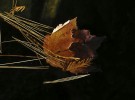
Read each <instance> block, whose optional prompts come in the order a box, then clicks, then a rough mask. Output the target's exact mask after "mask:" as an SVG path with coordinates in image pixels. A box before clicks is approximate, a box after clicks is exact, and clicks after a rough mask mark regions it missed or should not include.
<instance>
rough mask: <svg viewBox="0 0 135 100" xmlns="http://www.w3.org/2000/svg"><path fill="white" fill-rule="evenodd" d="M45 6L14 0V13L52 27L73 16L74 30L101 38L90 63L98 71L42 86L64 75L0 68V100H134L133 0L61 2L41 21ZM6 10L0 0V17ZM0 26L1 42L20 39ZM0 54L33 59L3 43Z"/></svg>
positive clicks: (36, 1) (6, 4)
mask: <svg viewBox="0 0 135 100" xmlns="http://www.w3.org/2000/svg"><path fill="white" fill-rule="evenodd" d="M52 1H53V0H52ZM47 2H49V1H48V0H19V1H18V3H19V4H20V5H26V10H25V11H24V12H22V13H18V14H19V15H21V16H23V17H26V18H30V19H32V20H35V21H38V22H40V23H44V24H46V25H50V26H53V27H55V26H56V25H58V24H59V23H63V22H65V21H67V20H68V19H72V18H74V17H78V26H79V28H86V29H90V31H91V34H94V35H97V36H106V37H107V38H106V39H105V40H104V42H103V43H102V45H101V47H100V48H99V49H98V50H97V53H98V57H97V58H96V60H95V62H96V65H97V66H99V67H100V68H101V69H102V71H100V72H92V74H91V75H90V76H88V77H85V78H82V79H79V80H74V81H70V82H64V83H57V84H46V85H43V84H42V82H43V81H47V80H52V79H57V78H60V77H65V76H66V75H65V73H64V72H61V71H60V70H58V69H53V68H51V69H49V70H47V71H46V70H20V69H0V100H15V99H17V100H60V99H62V100H135V97H134V94H135V66H134V62H135V60H134V59H135V58H134V51H135V46H134V43H135V6H134V2H133V0H132V1H130V0H128V1H122V0H121V1H120V0H61V1H60V2H59V6H58V9H57V10H56V12H55V13H56V15H55V17H53V18H52V17H46V16H45V15H46V14H48V12H47V11H46V9H45V8H46V5H47ZM10 6H11V3H10V2H9V1H8V0H1V4H0V10H1V12H2V11H8V10H9V9H10ZM0 25H1V30H2V40H3V41H5V40H11V39H12V38H11V36H16V37H17V36H18V37H21V36H20V34H18V33H19V31H17V30H16V29H14V28H13V27H11V26H10V25H8V24H6V23H5V22H3V21H2V20H1V23H0ZM3 54H20V55H33V53H32V52H31V51H30V50H28V49H26V48H25V47H23V46H22V45H20V44H17V43H8V44H3ZM15 60H18V59H15ZM19 60H20V59H19ZM10 61H13V58H9V57H8V58H5V57H1V58H0V62H1V63H3V62H10ZM38 64H39V63H38V62H30V63H24V64H20V65H30V66H32V65H38ZM18 65H19V64H18Z"/></svg>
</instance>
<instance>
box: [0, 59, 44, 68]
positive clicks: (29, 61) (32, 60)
mask: <svg viewBox="0 0 135 100" xmlns="http://www.w3.org/2000/svg"><path fill="white" fill-rule="evenodd" d="M39 59H44V58H38V59H31V60H23V61H17V62H10V63H3V64H0V66H4V65H12V64H19V63H24V62H31V61H36V60H39Z"/></svg>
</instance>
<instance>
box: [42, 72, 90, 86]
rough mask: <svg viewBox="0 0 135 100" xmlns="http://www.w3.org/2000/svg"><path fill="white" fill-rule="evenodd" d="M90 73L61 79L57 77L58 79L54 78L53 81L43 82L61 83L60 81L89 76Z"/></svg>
mask: <svg viewBox="0 0 135 100" xmlns="http://www.w3.org/2000/svg"><path fill="white" fill-rule="evenodd" d="M89 75H90V74H85V75H77V76H71V77H66V78H61V79H57V80H53V81H46V82H43V84H50V83H60V82H66V81H72V80H76V79H80V78H83V77H86V76H89Z"/></svg>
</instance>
